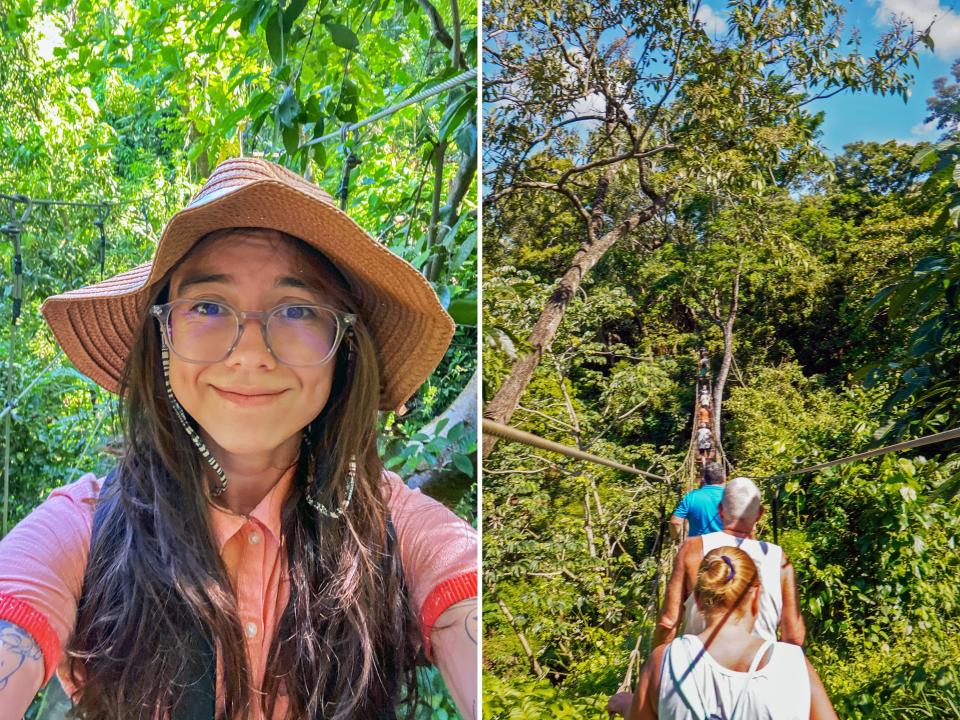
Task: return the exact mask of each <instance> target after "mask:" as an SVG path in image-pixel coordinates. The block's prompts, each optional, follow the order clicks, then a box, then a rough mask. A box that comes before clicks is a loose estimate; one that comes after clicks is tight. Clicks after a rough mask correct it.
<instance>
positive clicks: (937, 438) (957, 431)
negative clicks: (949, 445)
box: [751, 427, 960, 480]
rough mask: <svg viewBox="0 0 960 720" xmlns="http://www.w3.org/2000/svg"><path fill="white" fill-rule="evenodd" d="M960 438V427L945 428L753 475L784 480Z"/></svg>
mask: <svg viewBox="0 0 960 720" xmlns="http://www.w3.org/2000/svg"><path fill="white" fill-rule="evenodd" d="M956 438H960V427H955V428H953V429H952V430H944V431H943V432H939V433H935V434H933V435H924V436H923V437H919V438H916V439H914V440H907V441H905V442H900V443H895V444H893V445H885V446H884V447H881V448H876V449H874V450H866V451H865V452H861V453H857V454H856V455H848V456H847V457H842V458H839V459H837V460H831V461H829V462H825V463H820V464H819V465H811V466H809V467H805V468H800V469H799V470H790V471H788V472H782V473H777V474H775V475H764V476H761V477H753V478H751V479H753V480H784V479H786V478H788V477H796V476H797V475H807V474H809V473H812V472H817V471H819V470H826V469H827V468H831V467H835V466H836V465H845V464H846V463H851V462H855V461H857V460H866V459H867V458H872V457H877V456H878V455H887V454H888V453H893V452H900V451H901V450H909V449H911V448H918V447H923V446H924V445H933V444H934V443H939V442H945V441H947V440H954V439H956Z"/></svg>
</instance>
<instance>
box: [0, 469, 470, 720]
mask: <svg viewBox="0 0 960 720" xmlns="http://www.w3.org/2000/svg"><path fill="white" fill-rule="evenodd" d="M293 474H294V468H293V467H291V468H290V469H289V470H288V471H287V472H286V473H284V475H283V476H282V477H281V478H280V479H279V480H278V481H277V483H276V485H274V487H273V488H272V489H271V490H270V491H269V492H268V493H267V494H266V495H265V496H264V498H263V499H262V500H261V501H260V503H259V504H258V505H257V507H256V508H254V510H253V511H252V512H251V513H250V515H248V516H244V515H237V514H234V513H232V512H229V511H227V510H223V509H221V508H219V507H218V506H215V505H212V504H211V505H210V520H211V524H212V527H213V533H214V539H215V541H216V543H217V547H218V548H219V550H220V555H221V557H222V558H223V561H224V564H225V566H226V568H227V572H228V574H229V576H230V581H231V583H232V585H233V589H234V591H235V593H236V596H237V605H238V610H239V614H240V622H241V624H242V626H243V630H244V634H245V636H246V640H247V658H248V663H249V667H250V668H251V671H252V675H253V680H254V688H257V689H258V688H261V687H262V686H263V679H264V674H265V671H266V661H267V653H268V652H269V649H270V643H271V641H272V640H273V635H274V632H275V630H276V626H277V623H278V621H279V618H280V615H281V613H282V611H283V608H284V607H285V606H286V603H287V600H288V599H289V581H288V580H287V572H286V553H281V552H280V547H281V545H280V543H281V539H282V536H281V534H280V512H281V509H282V506H283V501H284V499H285V498H286V496H287V494H288V493H289V491H290V489H291V486H292V484H293ZM384 482H385V483H387V485H388V490H389V503H388V504H389V509H390V516H391V518H392V520H393V524H394V527H395V528H396V532H397V543H398V548H399V552H400V559H401V563H402V566H403V571H404V579H405V580H406V584H407V590H408V593H409V599H410V602H411V604H412V606H413V608H414V610H415V611H416V612H417V614H418V617H419V619H420V625H421V630H422V632H423V638H424V644H425V647H426V650H427V653H428V655H429V653H430V650H431V648H430V632H431V630H432V628H433V625H434V623H435V622H436V620H437V618H438V617H440V615H441V614H442V613H443V611H444V610H446V609H447V608H448V607H450V606H451V605H453V604H454V603H456V602H459V601H460V600H463V599H466V598H471V597H475V596H476V595H477V534H476V531H475V530H474V529H473V528H471V527H470V526H469V525H468V524H467V523H465V522H463V520H461V519H460V518H458V517H457V516H456V515H454V514H453V513H452V512H450V511H449V510H448V509H447V508H445V507H444V506H443V505H441V504H440V503H438V502H437V501H435V500H433V499H432V498H429V497H427V496H426V495H423V494H422V493H421V492H420V491H419V490H411V489H409V488H408V487H406V485H404V483H403V481H402V480H401V479H400V478H399V476H397V475H395V474H394V473H389V472H388V473H385V475H384ZM101 483H102V479H98V478H97V477H96V476H95V475H94V474H92V473H88V474H87V475H84V476H83V477H81V478H80V479H79V480H77V481H76V482H74V483H71V484H70V485H66V486H64V487H61V488H58V489H56V490H54V491H52V492H51V493H50V496H49V497H48V498H47V499H46V500H45V501H44V502H43V503H41V505H40V506H38V507H37V508H36V509H35V510H34V511H33V512H32V513H31V514H30V515H29V516H28V517H26V518H25V519H24V520H23V521H21V522H20V523H19V524H18V525H17V526H16V527H15V528H13V529H12V530H11V531H10V532H9V533H8V534H7V536H6V537H4V538H3V540H2V541H0V620H7V621H9V622H12V623H14V624H16V625H19V626H20V627H22V628H23V629H24V630H26V631H27V632H28V633H30V635H31V636H32V637H33V639H34V640H35V641H36V642H37V644H38V645H39V646H40V649H41V650H42V651H43V658H44V668H45V674H44V680H43V682H44V685H46V683H47V681H49V680H50V678H51V677H52V676H53V673H54V672H57V675H58V676H59V678H60V681H61V683H63V686H64V689H65V690H66V691H67V693H68V694H71V693H74V692H76V691H77V690H78V688H76V687H74V686H73V684H72V683H71V682H70V679H69V673H68V669H67V663H66V661H65V660H63V647H64V646H65V645H66V643H67V641H68V640H69V638H70V636H71V635H72V633H73V628H74V625H75V623H76V616H77V604H78V603H79V599H80V591H81V588H82V584H83V574H84V570H85V568H86V564H87V557H88V554H89V550H90V535H91V529H92V526H93V515H94V510H95V507H96V500H97V497H98V495H99V493H100V486H101ZM61 661H62V662H61ZM217 675H218V679H217V705H218V709H222V707H223V697H222V687H223V685H222V682H221V678H222V674H221V672H220V669H219V668H218V672H217ZM81 689H82V688H81ZM276 710H277V714H276V717H282V715H283V712H284V711H285V710H286V702H285V699H284V698H282V697H281V698H279V699H278V703H277V708H276ZM254 717H256V718H258V720H259V719H260V718H261V715H260V713H259V710H258V711H257V712H256V714H255V716H254Z"/></svg>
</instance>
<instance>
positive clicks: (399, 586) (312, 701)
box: [0, 158, 477, 720]
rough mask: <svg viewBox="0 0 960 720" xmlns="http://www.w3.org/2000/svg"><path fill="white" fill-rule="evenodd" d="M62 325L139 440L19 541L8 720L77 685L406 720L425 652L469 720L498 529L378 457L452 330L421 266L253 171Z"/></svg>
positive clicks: (54, 501) (58, 324)
mask: <svg viewBox="0 0 960 720" xmlns="http://www.w3.org/2000/svg"><path fill="white" fill-rule="evenodd" d="M43 314H44V317H45V318H46V319H47V321H48V322H49V324H50V326H51V328H52V329H53V332H54V335H55V336H56V339H57V341H58V343H59V344H60V345H61V346H62V347H63V349H64V351H65V352H66V353H67V355H68V356H69V357H70V359H71V360H72V361H73V363H74V364H75V365H76V367H77V368H78V369H79V370H80V371H81V372H83V373H84V374H85V375H87V376H88V377H90V378H91V379H93V380H94V381H95V382H97V383H98V384H100V385H101V386H103V387H104V388H106V389H108V390H110V391H111V392H116V393H118V395H119V397H120V418H121V426H122V428H123V440H124V445H123V451H122V455H121V457H120V459H119V461H118V463H117V466H116V468H115V469H114V470H113V471H112V472H110V473H109V474H108V476H107V477H106V478H97V477H95V476H94V475H93V474H87V475H85V476H83V477H82V478H80V479H79V480H76V481H75V482H73V483H71V484H69V485H66V486H64V487H61V488H59V489H57V490H55V491H53V492H52V493H51V495H50V497H49V498H48V499H47V500H46V501H45V502H43V503H42V504H41V505H40V506H39V507H38V508H37V509H36V510H34V512H33V513H32V514H31V515H30V516H28V517H27V518H26V519H24V520H23V521H22V522H21V523H20V524H19V525H17V526H16V527H15V528H14V529H13V530H12V531H11V532H10V533H9V534H8V535H7V536H6V537H5V538H4V539H3V541H2V542H0V718H19V717H21V716H22V714H23V713H24V711H25V709H26V708H27V707H28V706H29V704H30V701H31V700H32V698H33V697H34V695H35V693H36V692H37V690H38V689H39V688H40V687H42V686H44V685H45V684H46V683H47V682H48V681H49V680H50V678H51V676H52V675H53V674H54V673H55V672H56V673H57V674H58V676H59V677H60V679H61V681H62V683H63V685H64V687H65V689H66V690H67V692H68V694H69V695H70V696H71V699H72V700H73V702H74V704H75V712H76V713H77V715H78V716H79V717H84V718H96V719H97V720H100V719H101V718H102V719H107V718H109V719H111V720H112V719H114V718H118V719H119V718H151V719H152V718H167V717H168V718H171V719H172V720H179V719H180V718H190V719H191V720H192V719H193V718H197V719H199V718H205V719H206V718H214V717H216V718H231V719H232V718H244V719H246V718H264V719H267V718H270V719H271V720H273V719H276V718H298V719H299V718H338V719H339V718H393V717H397V716H403V715H404V714H405V713H406V712H407V711H408V710H410V707H411V705H410V703H409V702H408V699H409V693H410V691H411V690H412V689H414V688H415V685H416V682H415V677H414V668H415V665H416V663H417V662H418V657H423V656H425V657H426V658H427V659H429V660H430V661H432V662H434V663H435V664H436V665H437V666H438V667H439V669H440V671H441V673H442V674H443V677H444V679H445V681H446V683H447V685H448V687H449V688H450V690H451V693H452V694H453V696H454V699H455V701H456V703H457V705H458V707H459V709H460V710H461V712H462V713H463V714H464V715H465V716H466V717H472V714H473V712H474V707H475V702H476V669H477V657H476V644H475V637H476V635H475V622H476V602H475V599H474V598H475V597H476V594H477V574H476V571H477V567H476V558H477V544H476V543H477V539H476V534H475V532H474V531H473V529H472V528H470V527H469V525H467V524H466V523H464V522H463V521H462V520H460V519H458V518H457V517H456V516H454V515H453V514H452V513H451V512H450V511H448V510H447V509H446V508H444V507H443V506H442V505H440V504H439V503H437V502H435V501H433V500H431V499H429V498H427V497H425V496H423V495H421V494H420V493H419V491H412V490H410V489H408V488H407V487H406V486H405V485H404V484H403V482H402V481H401V480H400V478H399V477H397V476H396V475H394V474H392V473H388V472H386V471H385V470H384V467H383V463H382V461H381V458H380V457H379V455H378V451H377V411H378V410H393V409H397V408H399V407H401V406H402V405H403V403H404V402H405V401H406V400H407V399H408V398H409V397H410V396H411V395H412V394H413V393H414V392H415V391H416V390H417V388H419V387H420V385H421V384H422V383H423V382H424V381H425V380H426V378H427V377H428V376H429V374H430V373H431V372H432V371H433V369H434V368H435V367H436V365H437V364H438V363H439V362H440V360H441V359H442V357H443V355H444V352H445V351H446V348H447V345H448V343H449V341H450V338H451V336H452V333H453V323H452V321H451V320H450V318H449V317H448V316H447V315H446V313H445V312H444V311H443V309H442V307H441V306H440V304H439V302H438V300H437V297H436V295H435V294H434V292H433V290H432V288H431V287H430V285H429V283H427V281H426V280H425V279H424V278H423V277H422V276H421V275H420V274H419V273H417V272H416V271H415V270H414V269H413V268H412V267H411V266H410V265H408V264H407V263H406V262H404V261H403V260H401V259H400V258H398V257H397V256H395V255H393V254H391V253H390V252H389V251H388V250H387V249H386V248H384V247H383V246H382V245H380V244H379V243H377V242H376V241H375V240H373V239H372V238H371V237H370V236H368V235H367V234H366V233H365V232H364V231H363V230H361V229H360V227H359V226H358V225H356V224H355V223H354V222H353V221H352V220H351V219H350V218H349V217H347V216H346V215H345V214H344V213H342V212H341V211H340V210H338V209H337V208H336V207H335V206H334V204H333V202H332V200H331V198H330V196H329V195H328V194H327V193H325V192H324V191H322V190H320V189H319V188H317V187H316V186H314V185H312V184H310V183H308V182H306V181H304V180H303V179H302V178H300V177H299V176H297V175H295V174H294V173H292V172H290V171H288V170H286V169H284V168H281V167H279V166H276V165H274V164H272V163H269V162H266V161H263V160H257V159H251V158H246V159H236V160H228V161H226V162H224V163H222V164H221V165H220V166H219V167H217V168H216V170H214V172H213V173H212V175H211V177H210V178H209V180H208V181H207V183H206V185H205V186H204V187H203V189H202V190H201V191H200V193H199V194H198V195H197V196H196V197H195V198H194V199H193V201H192V202H191V203H190V204H189V205H188V206H187V208H185V209H184V210H182V211H181V212H179V213H177V215H175V216H174V217H173V218H172V219H171V220H170V222H169V223H168V224H167V226H166V228H165V230H164V232H163V236H162V237H161V239H160V242H159V243H158V245H157V248H156V252H155V255H154V258H153V260H152V262H150V263H148V264H146V265H143V266H140V267H138V268H135V269H133V270H131V271H129V272H126V273H123V274H121V275H118V276H116V277H113V278H110V279H108V280H104V281H103V282H100V283H98V284H96V285H93V286H90V287H85V288H80V289H78V290H74V291H71V292H67V293H65V294H62V295H57V296H54V297H52V298H48V300H47V301H46V303H45V304H44V306H43ZM421 651H422V652H423V656H421Z"/></svg>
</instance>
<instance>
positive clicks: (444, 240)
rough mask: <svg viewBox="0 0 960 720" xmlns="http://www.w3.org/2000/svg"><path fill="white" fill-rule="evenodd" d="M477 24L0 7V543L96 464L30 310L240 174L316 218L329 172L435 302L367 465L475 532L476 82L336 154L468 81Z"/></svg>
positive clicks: (129, 252)
mask: <svg viewBox="0 0 960 720" xmlns="http://www.w3.org/2000/svg"><path fill="white" fill-rule="evenodd" d="M476 14H477V8H476V4H475V3H474V2H469V1H468V2H464V1H463V0H453V1H452V2H445V3H440V4H435V3H432V2H430V0H396V1H395V0H378V1H376V2H327V1H326V0H290V2H273V1H272V0H231V1H228V2H223V3H219V2H212V1H210V2H191V3H179V2H173V1H171V0H132V1H130V2H120V3H116V2H102V1H100V0H13V1H12V2H7V3H3V4H0V158H2V162H0V195H2V196H3V197H2V199H0V212H2V218H0V225H2V228H0V230H2V233H3V234H2V235H0V267H2V268H3V269H2V275H0V277H2V281H0V386H2V387H3V395H2V397H3V398H4V402H3V403H2V405H3V407H4V408H5V410H4V417H3V420H4V424H5V425H4V424H0V425H2V427H0V431H2V432H3V433H4V435H3V437H4V440H3V447H2V451H0V452H2V455H3V462H4V463H5V467H4V497H3V503H4V520H5V527H4V532H5V531H6V529H7V528H9V527H12V526H13V525H14V524H15V523H16V522H17V521H18V520H20V519H21V518H22V517H24V516H25V515H26V514H28V513H29V512H30V511H31V510H32V509H33V508H34V507H35V506H36V505H37V504H39V503H40V502H41V501H42V500H43V499H44V498H45V497H46V496H47V494H48V492H49V491H50V490H51V489H52V488H55V487H57V486H60V485H63V484H65V483H68V482H72V481H73V480H76V479H77V478H78V477H79V476H80V475H82V474H83V473H86V472H91V471H94V472H97V473H98V474H100V475H103V474H106V472H107V471H108V470H109V468H110V467H111V466H112V464H113V463H114V462H115V459H114V455H113V450H114V449H115V445H114V441H115V439H116V434H117V431H118V426H117V424H116V416H115V411H116V399H115V398H114V397H112V396H110V395H109V394H107V393H106V392H105V391H103V390H101V389H99V388H98V387H97V386H95V385H94V384H93V383H92V382H91V381H89V380H88V379H86V378H84V377H82V376H80V375H79V374H78V373H77V372H76V370H75V369H73V367H72V366H71V365H70V363H69V362H68V361H66V360H65V359H64V357H63V356H62V355H61V354H58V353H57V352H56V346H55V345H54V342H53V338H52V335H51V333H50V332H49V329H48V328H47V326H46V324H45V323H44V322H43V320H42V318H41V316H40V314H39V307H40V304H41V302H42V301H43V299H44V298H45V297H47V296H48V295H51V294H54V293H58V292H63V291H65V290H67V289H70V288H73V287H78V286H80V285H83V284H88V283H93V282H96V281H98V280H99V279H101V277H107V276H109V275H111V274H114V273H117V272H121V271H123V270H126V269H129V268H131V267H133V266H135V265H137V264H140V263H142V262H144V261H145V260H147V259H148V258H149V257H150V256H151V254H152V248H153V247H154V245H155V244H156V242H157V240H158V239H159V236H160V232H161V231H162V228H163V226H164V224H165V223H166V221H167V220H168V219H169V218H170V216H171V215H172V214H173V213H174V212H175V211H176V210H178V209H180V208H182V207H183V206H184V205H185V204H186V202H188V201H189V199H190V197H191V196H192V194H193V193H194V192H196V190H197V189H199V187H200V185H201V184H202V182H203V180H204V179H205V178H206V177H207V175H208V174H209V172H210V170H211V169H212V168H213V167H214V166H215V165H216V164H217V163H218V162H219V161H221V160H223V159H225V158H228V157H235V156H238V155H241V154H246V155H260V156H263V157H267V158H269V159H272V160H274V161H275V162H280V163H282V164H284V165H286V166H288V167H290V168H292V169H294V170H296V171H297V172H300V173H302V174H304V175H306V176H307V177H309V178H312V179H313V180H314V181H315V182H316V183H318V184H319V185H320V186H322V187H324V188H325V189H326V190H328V191H329V192H330V193H331V194H333V195H335V196H338V194H339V193H338V191H339V190H340V189H341V188H342V187H343V186H344V183H343V180H344V176H345V168H347V171H348V172H349V174H348V175H347V178H348V180H349V183H348V186H347V190H348V192H347V194H346V209H347V211H348V212H349V213H350V214H351V215H352V216H353V217H354V218H355V219H356V220H357V221H358V222H359V223H360V224H361V225H362V226H363V227H364V228H365V229H367V231H368V232H370V233H371V234H372V235H373V236H374V237H376V238H378V239H379V240H381V241H382V242H383V243H384V244H385V245H386V246H387V247H389V248H390V249H391V250H392V251H394V252H396V253H398V254H399V255H400V256H402V257H403V258H405V259H406V260H408V261H409V262H411V263H412V264H413V265H414V266H415V267H416V268H417V269H418V270H421V271H422V272H423V274H424V275H425V276H426V277H427V278H428V279H429V280H430V281H431V282H432V283H433V285H434V287H435V289H436V290H437V293H438V295H439V297H440V298H441V301H442V302H443V303H444V304H445V306H446V307H447V308H448V310H449V312H450V313H451V315H452V316H453V317H454V319H455V320H456V322H457V331H456V334H455V337H454V340H453V343H452V345H451V347H450V349H449V351H448V352H447V355H446V357H445V358H444V360H443V362H442V363H441V365H440V367H439V368H437V370H436V371H435V373H434V374H433V375H432V376H431V378H430V380H429V381H428V382H427V383H426V384H425V385H424V386H423V387H422V388H421V389H420V391H419V392H418V393H417V394H416V396H415V397H414V398H413V399H412V400H411V401H410V402H409V403H408V406H407V409H408V412H407V413H406V414H405V415H403V416H397V415H395V414H393V413H390V414H385V415H384V416H383V418H382V428H383V431H382V436H381V440H382V454H383V457H384V458H385V461H386V464H387V466H388V467H389V468H391V469H393V470H395V471H397V472H399V473H400V474H401V475H403V476H404V477H407V478H410V479H411V482H413V483H415V484H416V485H417V486H421V487H424V488H425V489H426V490H427V491H428V492H431V493H433V494H435V495H436V496H438V497H441V498H442V499H443V500H444V501H445V502H447V503H448V504H449V505H450V506H451V507H454V508H455V509H456V510H457V511H458V512H460V513H461V514H462V515H463V516H464V517H467V518H468V519H469V520H471V521H472V522H474V523H475V522H476V511H475V506H476V490H475V488H476V485H475V481H474V465H475V462H476V461H475V458H476V420H475V416H476V401H475V397H476V384H477V379H476V366H477V358H476V355H477V353H476V344H477V309H476V293H477V273H476V264H477V235H476V227H477V217H476V189H477V184H476V180H475V176H476V169H477V155H478V151H477V146H478V144H477V130H476V125H477V113H476V102H477V91H476V81H475V79H469V81H467V82H461V83H459V84H457V85H455V86H453V87H450V88H449V89H446V90H443V91H442V92H439V93H437V94H433V95H432V96H431V97H428V98H425V99H423V100H422V101H418V102H415V103H413V104H412V105H410V106H408V107H405V108H404V109H402V110H399V111H397V112H395V113H390V114H388V115H387V116H385V117H384V118H382V119H380V120H377V121H376V122H374V123H372V124H369V125H366V126H365V127H362V128H359V129H357V130H352V131H348V132H344V129H345V128H346V127H347V126H348V125H349V124H351V123H357V122H358V121H363V120H364V119H366V118H369V117H370V116H372V115H373V114H374V113H377V112H379V111H381V110H383V109H388V108H390V107H392V106H395V105H396V104H398V103H401V102H403V101H405V100H408V99H410V98H413V97H414V96H415V95H417V94H419V93H423V92H427V91H430V90H431V88H434V87H436V86H438V85H439V84H441V83H442V82H444V81H447V80H451V79H452V78H455V77H457V76H458V75H461V74H464V73H470V72H474V73H475V70H476V65H477V63H476V56H477V39H476ZM331 135H332V137H328V136H331ZM348 159H350V165H349V166H347V162H348ZM354 161H356V162H354ZM27 198H29V199H31V200H37V199H47V200H56V201H59V202H66V203H67V204H43V203H37V202H32V203H28V202H26V199H27ZM69 203H75V204H69ZM17 242H18V243H19V250H20V255H21V258H22V310H21V312H20V315H19V317H18V318H14V305H15V303H14V299H15V277H14V273H13V268H14V259H15V258H14V255H15V252H16V249H17V245H16V243H17ZM14 320H15V321H16V324H15V326H14ZM12 328H14V330H13V331H12V330H11V329H12ZM8 407H11V408H12V412H8V411H7V410H6V408H8ZM420 677H421V688H420V690H421V698H422V699H423V700H424V701H425V703H424V706H423V707H422V708H421V709H420V712H419V714H418V717H430V718H437V719H439V720H444V719H445V718H448V717H455V716H457V714H456V710H455V708H454V707H453V703H452V701H451V700H450V698H449V696H448V695H447V693H446V690H445V688H444V687H443V683H442V680H441V679H440V676H439V674H438V673H437V672H436V671H435V670H433V669H432V668H430V669H428V668H424V671H423V672H422V674H421V676H420ZM54 685H56V683H55V682H54V683H51V685H50V686H49V687H53V686H54ZM57 702H58V701H57V699H56V698H55V697H54V696H53V695H51V697H49V698H46V697H44V694H43V693H41V696H39V697H38V699H37V701H36V702H35V703H34V705H33V707H32V708H31V710H30V711H29V712H28V715H27V717H28V718H38V717H60V716H61V715H60V714H58V713H60V712H61V709H58V707H56V705H57Z"/></svg>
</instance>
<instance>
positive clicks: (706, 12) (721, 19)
mask: <svg viewBox="0 0 960 720" xmlns="http://www.w3.org/2000/svg"><path fill="white" fill-rule="evenodd" d="M697 20H699V21H700V24H701V25H703V29H704V30H705V31H706V33H707V35H709V36H710V37H712V38H714V39H716V38H718V37H720V36H722V35H725V34H726V32H727V15H726V13H722V12H719V13H718V12H717V11H716V10H714V9H713V8H712V7H710V6H709V5H707V4H706V3H703V4H701V5H700V9H699V10H698V11H697Z"/></svg>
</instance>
